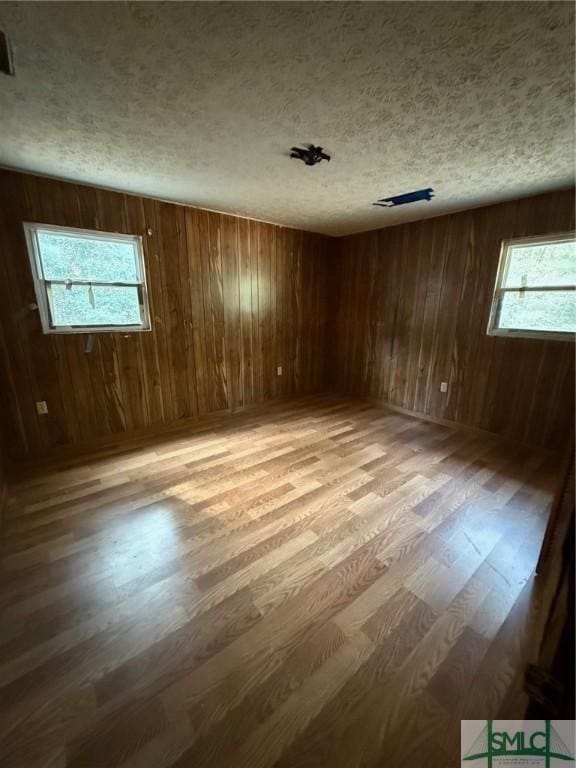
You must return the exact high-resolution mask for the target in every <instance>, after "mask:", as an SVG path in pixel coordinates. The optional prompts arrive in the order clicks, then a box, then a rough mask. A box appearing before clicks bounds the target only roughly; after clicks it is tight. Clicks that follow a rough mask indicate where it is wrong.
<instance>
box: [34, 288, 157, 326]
mask: <svg viewBox="0 0 576 768" xmlns="http://www.w3.org/2000/svg"><path fill="white" fill-rule="evenodd" d="M48 296H49V299H50V311H51V314H52V324H53V325H54V326H55V327H58V326H61V325H80V326H91V325H141V323H142V318H141V316H140V304H139V301H138V288H136V287H133V286H115V285H114V286H113V285H110V286H109V285H94V286H92V288H90V286H89V285H72V286H70V287H67V286H66V285H62V284H61V283H56V284H54V283H52V284H51V286H50V290H49V292H48Z"/></svg>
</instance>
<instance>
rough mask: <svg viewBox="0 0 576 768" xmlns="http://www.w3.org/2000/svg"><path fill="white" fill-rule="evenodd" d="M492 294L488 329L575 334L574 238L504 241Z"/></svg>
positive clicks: (542, 333)
mask: <svg viewBox="0 0 576 768" xmlns="http://www.w3.org/2000/svg"><path fill="white" fill-rule="evenodd" d="M502 258H503V264H501V267H500V276H499V284H498V285H497V286H496V291H495V295H494V307H493V310H492V317H491V325H490V328H491V332H492V333H496V334H498V333H502V334H510V333H512V334H514V333H516V335H523V332H524V335H526V336H529V335H530V334H536V335H545V334H546V333H555V334H573V333H576V290H575V288H576V242H575V240H574V239H573V238H570V237H568V236H561V237H558V238H550V239H549V240H543V239H540V238H535V239H534V240H533V241H532V242H530V241H518V242H516V243H515V242H513V241H512V242H510V243H508V244H507V245H506V246H505V247H504V250H503V256H502Z"/></svg>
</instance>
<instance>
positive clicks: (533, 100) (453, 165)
mask: <svg viewBox="0 0 576 768" xmlns="http://www.w3.org/2000/svg"><path fill="white" fill-rule="evenodd" d="M0 29H3V30H4V31H5V32H6V33H7V34H8V36H9V37H10V39H11V42H12V47H13V50H14V58H15V66H16V76H15V77H13V78H12V77H7V76H5V75H1V74H0V164H1V165H5V166H9V167H15V168H21V169H25V170H29V171H35V172H38V173H43V174H48V175H52V176H57V177H61V178H65V179H74V180H79V181H83V182H88V183H92V184H97V185H99V186H105V187H111V188H115V189H122V190H127V191H131V192H137V193H140V194H145V195H150V196H153V197H159V198H164V199H167V200H176V201H181V202H186V203H190V204H193V205H198V206H201V207H205V208H212V209H216V210H220V211H226V212H230V213H236V214H240V215H245V216H250V217H253V218H259V219H264V220H266V221H272V222H276V223H279V224H287V225H290V226H296V227H301V228H303V229H309V230H314V231H317V232H325V233H328V234H334V235H339V234H346V233H349V232H356V231H360V230H365V229H373V228H377V227H382V226H386V225H388V224H393V223H397V222H399V221H406V220H413V219H418V218H424V217H426V216H437V215H438V214H440V213H443V212H446V211H450V210H457V209H462V208H467V207H471V206H475V205H481V204H485V203H489V202H495V201H499V200H504V199H507V198H512V197H518V196H521V195H526V194H532V193H536V192H540V191H545V190H549V189H554V188H558V187H563V186H568V185H570V184H571V183H573V175H574V51H573V42H574V8H573V5H572V3H568V2H566V3H564V2H558V3H555V2H526V3H523V2H481V3H474V2H462V3H458V2H455V3H453V2H429V3H421V2H406V3H394V2H382V3H379V2H366V3H340V2H334V3H297V2H288V3H283V2H262V3H249V2H238V3H215V2H207V3H195V2H188V3H153V2H143V3H121V2H117V3H116V2H115V3H99V2H90V3H75V2H72V3H69V2H66V3H54V2H47V3H43V2H42V3H33V2H22V3H12V2H4V3H2V2H0ZM301 142H315V143H318V144H321V145H323V146H324V147H325V148H326V149H327V150H328V151H329V152H330V153H331V154H332V161H331V162H330V163H324V164H322V165H319V166H316V167H312V168H309V167H306V166H304V164H302V163H300V162H299V161H296V160H290V159H289V157H288V150H289V148H290V146H291V145H292V144H295V143H301ZM429 186H430V187H433V188H434V189H435V191H436V197H435V198H434V200H433V201H432V202H429V203H427V202H420V203H415V204H414V205H411V206H406V207H405V208H404V207H402V208H398V209H396V210H386V209H382V208H376V207H372V206H371V203H372V202H373V201H374V200H376V199H378V198H381V197H387V196H389V195H394V194H399V193H402V192H409V191H412V190H414V189H420V188H423V187H429Z"/></svg>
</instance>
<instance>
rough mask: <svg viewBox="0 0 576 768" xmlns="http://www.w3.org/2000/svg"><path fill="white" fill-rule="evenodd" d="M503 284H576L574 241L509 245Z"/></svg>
mask: <svg viewBox="0 0 576 768" xmlns="http://www.w3.org/2000/svg"><path fill="white" fill-rule="evenodd" d="M508 257H509V260H508V271H507V273H506V282H505V284H504V285H503V286H502V287H503V288H508V287H511V288H517V287H520V286H533V287H536V286H539V285H576V243H575V242H574V241H573V240H572V241H570V240H567V241H565V242H562V243H543V244H540V245H511V246H510V247H509V249H508Z"/></svg>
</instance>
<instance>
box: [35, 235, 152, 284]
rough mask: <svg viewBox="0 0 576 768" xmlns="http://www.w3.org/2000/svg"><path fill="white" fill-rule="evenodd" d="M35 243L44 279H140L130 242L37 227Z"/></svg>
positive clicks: (104, 280) (112, 280)
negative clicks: (43, 229)
mask: <svg viewBox="0 0 576 768" xmlns="http://www.w3.org/2000/svg"><path fill="white" fill-rule="evenodd" d="M38 244H39V246H40V258H41V260H42V268H43V271H44V277H45V279H46V280H94V281H98V282H110V283H137V282H140V275H139V269H138V258H137V250H136V244H135V243H134V242H130V241H127V240H124V241H123V240H101V239H100V238H91V237H90V236H89V235H82V236H77V235H68V234H59V233H57V232H50V231H42V230H39V231H38Z"/></svg>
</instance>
